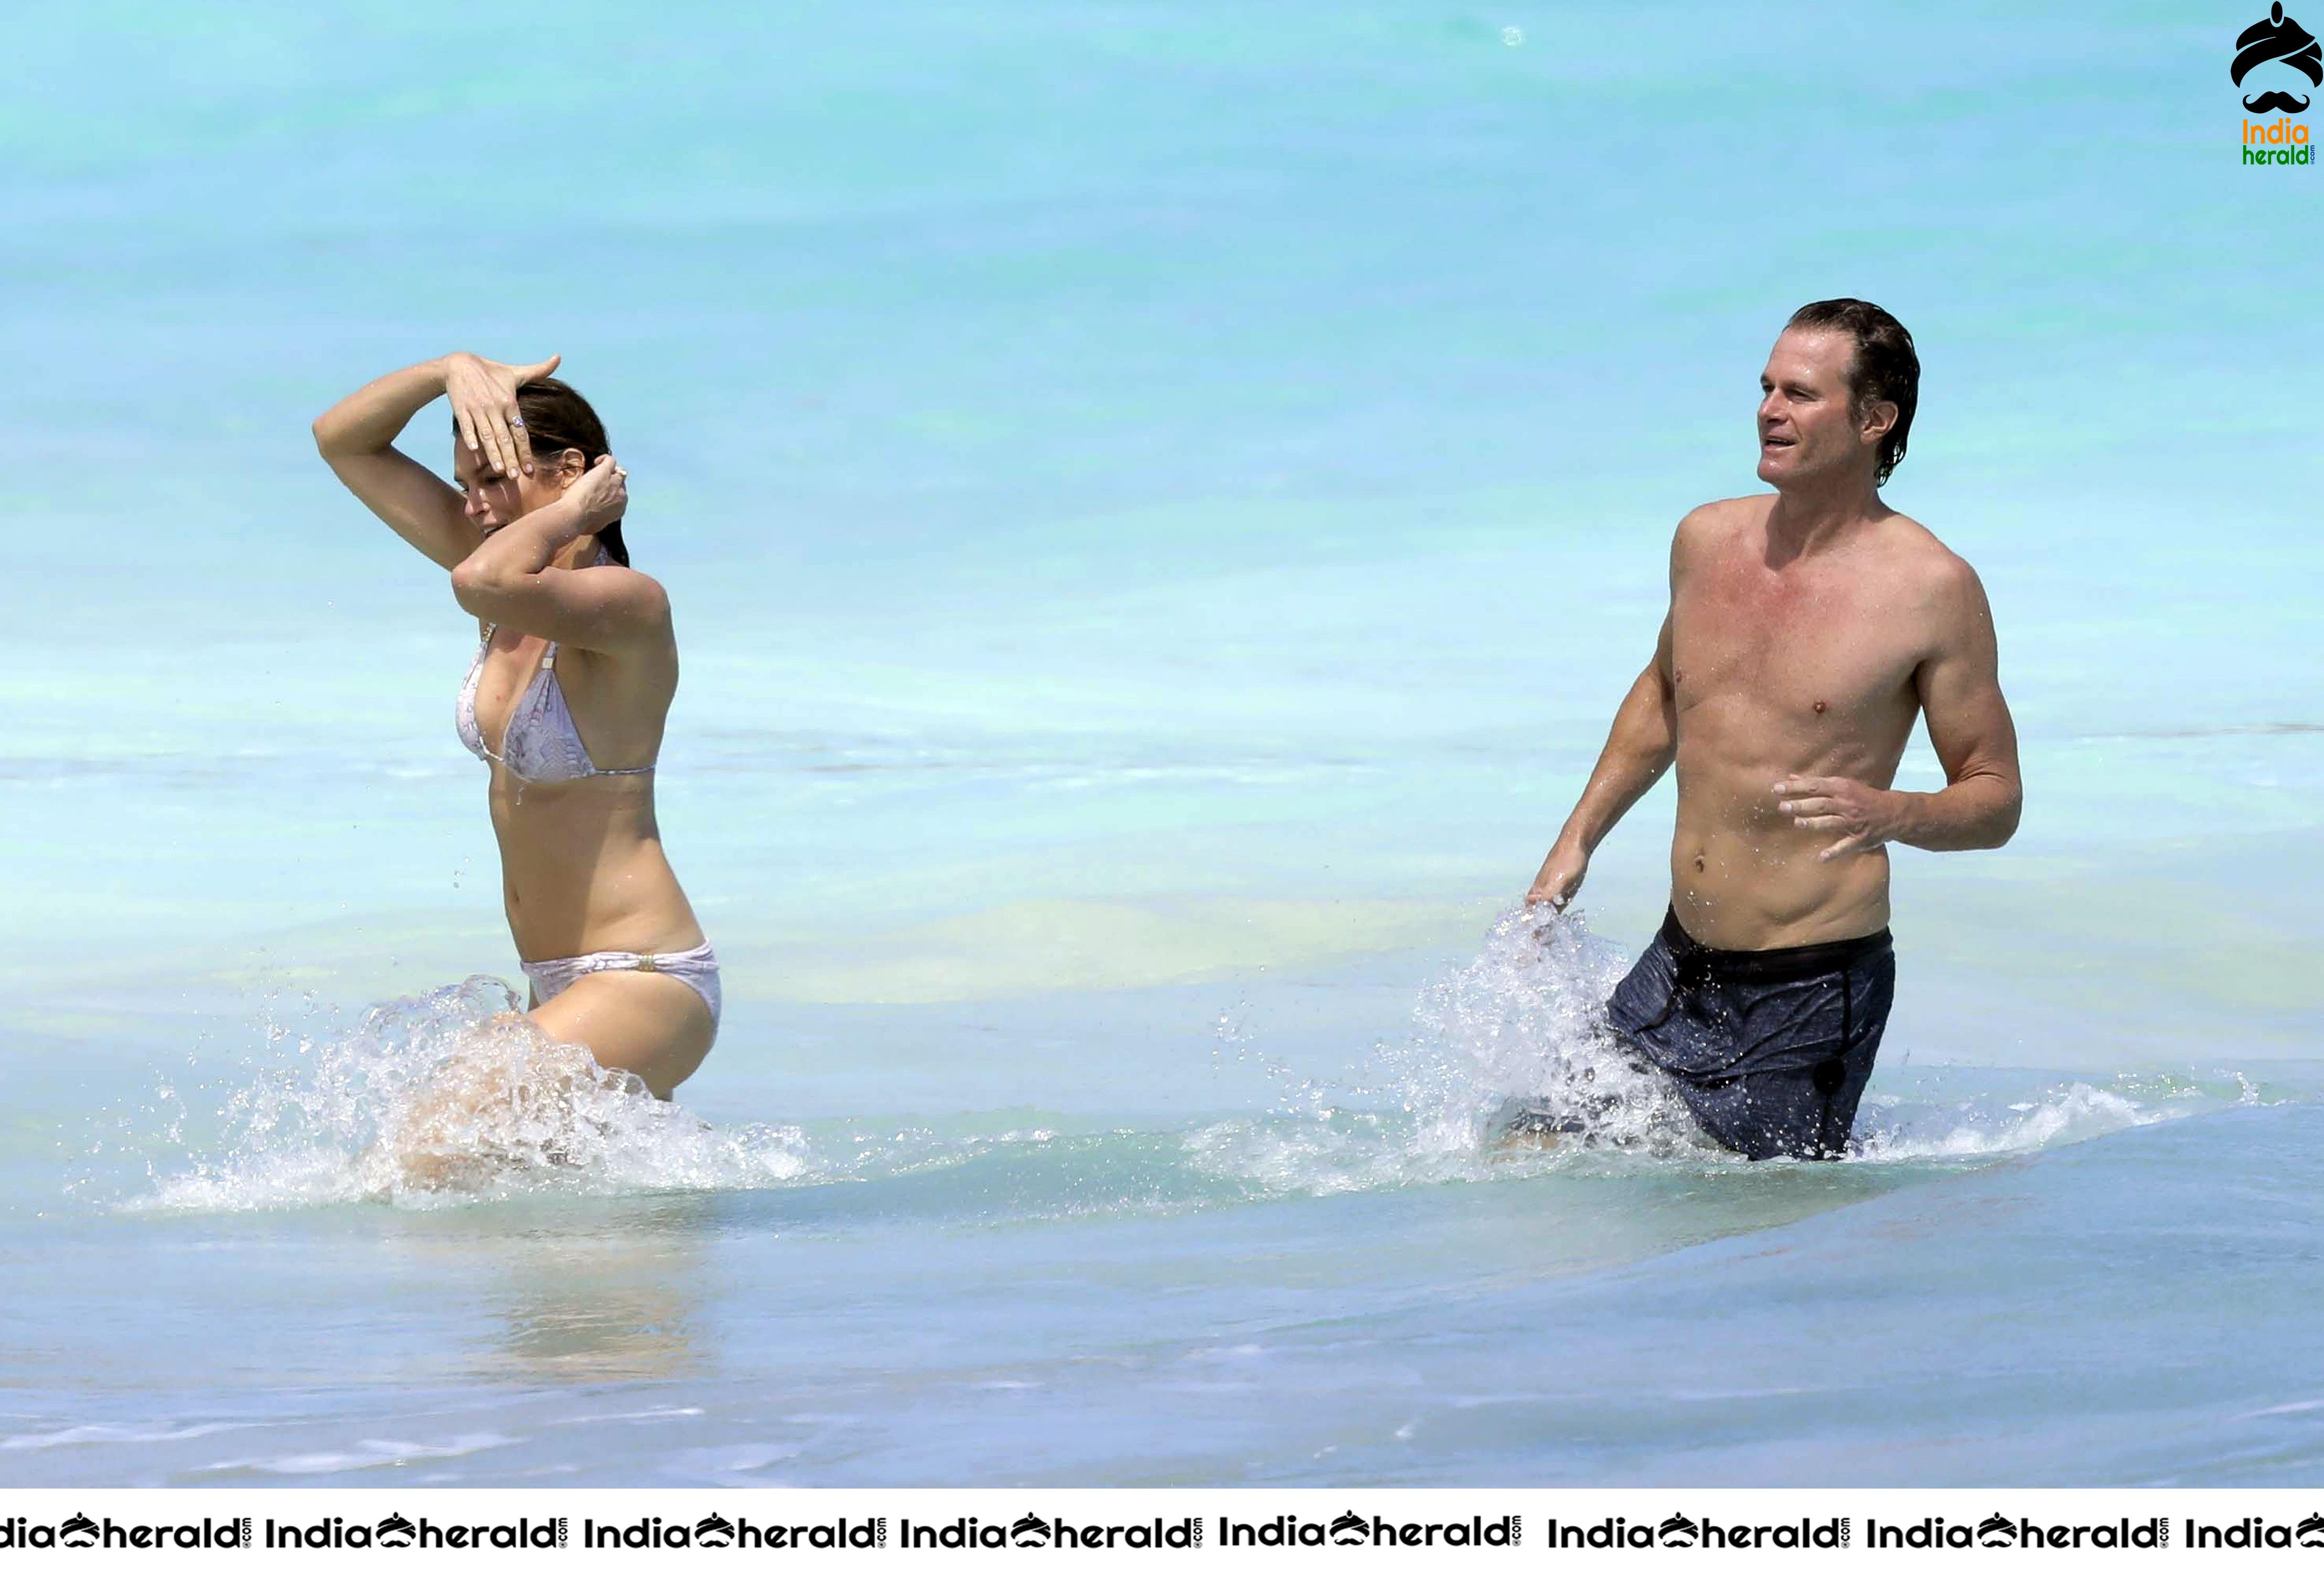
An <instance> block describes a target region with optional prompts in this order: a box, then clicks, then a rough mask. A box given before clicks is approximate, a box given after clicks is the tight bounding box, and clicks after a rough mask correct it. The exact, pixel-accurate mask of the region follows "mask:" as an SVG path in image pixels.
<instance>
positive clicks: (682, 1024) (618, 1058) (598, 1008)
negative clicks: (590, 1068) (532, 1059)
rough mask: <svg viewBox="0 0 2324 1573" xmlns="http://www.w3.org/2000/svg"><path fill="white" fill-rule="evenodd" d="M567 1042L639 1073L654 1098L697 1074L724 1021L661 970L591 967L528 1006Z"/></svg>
mask: <svg viewBox="0 0 2324 1573" xmlns="http://www.w3.org/2000/svg"><path fill="white" fill-rule="evenodd" d="M530 1015H531V1016H532V1019H533V1021H534V1022H535V1023H537V1024H538V1025H539V1027H540V1030H541V1031H543V1032H545V1033H547V1034H548V1035H549V1036H550V1037H552V1038H554V1039H556V1040H557V1041H558V1043H561V1044H581V1045H582V1046H583V1047H585V1048H586V1049H587V1050H588V1051H589V1052H590V1053H592V1054H594V1055H595V1056H596V1060H597V1063H599V1064H600V1065H603V1066H604V1067H605V1068H606V1069H608V1070H612V1071H630V1072H635V1073H636V1075H637V1076H638V1078H639V1080H641V1081H643V1082H644V1083H645V1084H646V1086H647V1087H648V1088H649V1089H650V1090H651V1091H652V1093H653V1095H654V1096H655V1097H656V1098H668V1097H669V1095H670V1093H671V1091H672V1090H675V1089H676V1088H677V1086H678V1083H679V1082H681V1081H685V1080H686V1079H687V1077H688V1076H691V1075H693V1074H694V1071H695V1067H696V1066H697V1065H699V1064H701V1063H702V1060H703V1056H705V1054H707V1053H710V1040H711V1037H712V1035H714V1034H715V1033H716V1031H717V1027H718V1024H717V1023H716V1022H715V1021H714V1020H712V1019H711V1016H710V1007H709V1006H707V1005H705V1004H704V1003H703V1000H702V996H700V995H699V994H696V992H695V991H694V990H693V989H692V988H690V987H688V986H687V984H684V983H681V982H679V981H678V980H677V979H675V978H672V977H669V976H668V975H667V974H665V973H660V972H637V971H620V972H592V973H590V974H588V975H587V976H586V977H583V978H578V979H576V980H574V982H573V984H572V986H571V987H569V988H567V989H566V990H565V992H564V993H562V994H559V995H558V997H557V998H554V999H552V1000H550V1001H549V1003H548V1004H546V1005H536V1006H534V1007H532V1010H531V1012H530Z"/></svg>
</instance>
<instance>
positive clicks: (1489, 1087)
mask: <svg viewBox="0 0 2324 1573" xmlns="http://www.w3.org/2000/svg"><path fill="white" fill-rule="evenodd" d="M1629 965H1630V958H1629V957H1628V955H1627V954H1626V953H1625V952H1622V951H1621V950H1620V949H1619V948H1618V947H1617V946H1616V945H1614V944H1612V943H1610V942H1609V941H1606V940H1604V939H1601V938H1600V937H1598V936H1596V935H1594V934H1591V932H1590V930H1589V926H1588V924H1587V923H1586V922H1585V921H1584V919H1583V918H1582V915H1581V914H1580V913H1579V912H1571V911H1570V912H1568V913H1566V914H1564V915H1561V916H1559V917H1556V918H1554V919H1550V918H1545V916H1544V915H1543V914H1542V913H1541V912H1540V911H1539V909H1537V908H1518V909H1517V910H1515V911H1512V912H1509V913H1507V914H1504V915H1502V916H1501V918H1500V919H1499V921H1498V922H1496V923H1495V924H1494V925H1493V927H1492V929H1491V930H1490V931H1489V933H1488V934H1486V936H1485V940H1484V943H1483V945H1482V947H1481V948H1480V951H1479V952H1478V954H1477V956H1476V958H1475V959H1474V960H1472V961H1468V962H1466V963H1465V964H1462V965H1460V966H1457V967H1453V968H1451V969H1449V970H1446V971H1445V972H1444V973H1443V975H1442V976H1441V977H1439V978H1437V979H1436V980H1434V981H1432V982H1431V983H1429V984H1428V985H1427V986H1426V987H1425V988H1424V989H1422V990H1421V993H1420V996H1419V998H1418V999H1417V1001H1416V1004H1415V1006H1414V1010H1413V1030H1412V1032H1411V1033H1410V1034H1409V1035H1407V1036H1406V1037H1405V1038H1404V1039H1403V1040H1401V1041H1399V1042H1395V1043H1385V1044H1379V1045H1377V1046H1376V1047H1375V1049H1374V1050H1373V1053H1372V1056H1371V1059H1370V1061H1369V1065H1368V1067H1367V1069H1368V1072H1369V1074H1368V1075H1367V1076H1366V1077H1365V1078H1363V1079H1362V1080H1360V1081H1351V1082H1345V1083H1342V1082H1336V1081H1329V1080H1316V1079H1310V1078H1303V1077H1299V1076H1296V1075H1295V1074H1293V1073H1292V1072H1289V1071H1288V1069H1287V1068H1286V1067H1284V1066H1281V1065H1279V1064H1269V1065H1268V1070H1269V1072H1270V1073H1271V1074H1274V1075H1275V1076H1276V1079H1277V1084H1278V1087H1279V1088H1280V1089H1281V1091H1280V1095H1279V1096H1278V1098H1277V1106H1276V1108H1275V1109H1274V1110H1273V1111H1271V1114H1270V1116H1269V1117H1268V1118H1263V1119H1237V1120H1227V1121H1222V1122H1219V1123H1217V1124H1214V1125H1212V1126H1209V1127H1204V1128H1203V1129H1202V1130H1199V1131H1196V1132H1194V1133H1192V1134H1191V1135H1190V1136H1188V1137H1187V1138H1186V1143H1185V1147H1186V1153H1187V1156H1188V1159H1189V1161H1190V1162H1191V1163H1192V1164H1194V1165H1195V1166H1196V1167H1197V1168H1198V1169H1201V1170H1203V1171H1205V1172H1208V1173H1213V1174H1217V1175H1221V1176H1231V1177H1234V1178H1236V1179H1238V1180H1240V1181H1241V1182H1244V1183H1245V1184H1246V1185H1247V1186H1248V1187H1250V1189H1252V1190H1254V1191H1257V1192H1258V1193H1260V1194H1264V1195H1276V1196H1279V1195H1292V1194H1308V1195H1329V1194H1333V1193H1337V1192H1342V1191H1358V1190H1371V1189H1378V1188H1385V1187H1393V1186H1399V1185H1416V1184H1442V1183H1448V1182H1474V1181H1489V1180H1507V1179H1520V1178H1526V1177H1530V1176H1533V1175H1536V1174H1540V1173H1545V1172H1552V1171H1582V1172H1590V1173H1598V1172H1606V1171H1621V1170H1626V1169H1636V1168H1637V1167H1638V1166H1639V1165H1642V1164H1643V1165H1648V1166H1653V1167H1659V1168H1663V1169H1669V1168H1671V1167H1672V1166H1673V1165H1677V1166H1681V1167H1685V1168H1694V1169H1702V1168H1711V1169H1718V1170H1740V1169H1746V1168H1749V1167H1753V1165H1750V1164H1748V1163H1747V1161H1746V1160H1744V1159H1743V1158H1742V1157H1740V1156H1739V1155H1738V1154H1733V1153H1730V1152H1729V1151H1727V1150H1726V1149H1724V1148H1721V1147H1720V1146H1718V1145H1715V1144H1713V1143H1711V1141H1710V1140H1709V1139H1708V1138H1707V1137H1705V1136H1703V1135H1702V1134H1701V1131H1700V1129H1699V1127H1696V1125H1695V1123H1694V1121H1693V1118H1692V1116H1691V1115H1690V1114H1689V1113H1688V1112H1687V1109H1686V1106H1685V1104H1684V1102H1683V1100H1682V1099H1679V1097H1678V1096H1677V1094H1676V1093H1675V1091H1674V1090H1672V1088H1671V1086H1670V1084H1669V1082H1668V1081H1667V1080H1666V1079H1665V1078H1664V1077H1662V1076H1659V1075H1657V1074H1655V1072H1652V1071H1651V1070H1650V1069H1648V1068H1647V1067H1646V1066H1644V1065H1641V1064H1640V1063H1639V1062H1637V1060H1635V1059H1634V1058H1633V1057H1632V1056H1631V1055H1629V1054H1628V1053H1624V1052H1623V1050H1622V1049H1621V1048H1620V1046H1619V1045H1618V1044H1617V1043H1616V1042H1615V1041H1614V1040H1612V1039H1610V1038H1609V1036H1608V1035H1606V1033H1605V1031H1604V1029H1603V1027H1602V1026H1601V1025H1600V1012H1601V1009H1602V1006H1603V1002H1604V1001H1605V999H1606V998H1607V997H1608V996H1609V994H1610V993H1612V991H1613V989H1614V986H1615V984H1616V983H1618V981H1620V980H1621V978H1622V976H1623V974H1624V973H1625V972H1626V971H1627V970H1628V967H1629ZM1230 1029H1231V1032H1230ZM1221 1036H1222V1038H1223V1039H1226V1040H1227V1041H1230V1042H1232V1043H1233V1044H1235V1046H1236V1048H1237V1051H1238V1053H1239V1054H1240V1055H1243V1056H1247V1057H1248V1056H1251V1055H1253V1054H1254V1053H1255V1051H1254V1049H1253V1048H1252V1045H1251V1044H1250V1034H1249V1032H1248V1030H1247V1029H1246V1028H1244V1027H1243V1026H1242V1025H1241V1023H1240V1019H1239V1018H1237V1017H1234V1016H1230V1017H1228V1018H1225V1019H1223V1020H1222V1024H1221ZM2038 1074H2039V1073H2038V1072H2029V1073H2028V1075H2027V1081H2026V1082H2025V1083H2023V1084H2021V1085H2020V1086H2019V1087H2018V1088H2016V1089H2015V1090H2013V1091H2011V1092H2009V1093H2006V1094H2002V1093H1987V1094H1985V1095H1982V1096H1977V1097H1970V1098H1967V1099H1962V1098H1959V1097H1953V1098H1949V1099H1943V1100H1941V1101H1940V1100H1932V1099H1929V1098H1928V1097H1926V1096H1925V1095H1924V1094H1923V1095H1915V1096H1902V1095H1899V1094H1897V1093H1895V1092H1876V1093H1875V1094H1874V1095H1873V1096H1870V1097H1867V1099H1866V1100H1865V1103H1864V1106H1863V1108H1862V1110H1861V1111H1860V1113H1859V1115H1858V1121H1857V1146H1856V1149H1855V1151H1854V1152H1852V1153H1851V1154H1850V1158H1849V1162H1853V1163H1858V1164H1920V1165H1923V1166H1927V1165H1945V1164H1969V1163H1977V1162H1987V1161H1990V1160H1992V1159H1994V1158H1997V1157H2001V1156H2006V1155H2009V1154H2018V1153H2027V1152H2033V1151H2038V1150H2041V1149H2044V1148H2050V1147H2056V1146H2061V1145H2068V1144H2070V1143H2073V1142H2080V1141H2087V1140H2089V1139H2091V1138H2093V1137H2097V1136H2109V1135H2112V1134H2114V1133H2116V1132H2117V1131H2123V1130H2128V1129H2131V1128H2133V1127H2138V1126H2144V1125H2151V1124H2153V1123H2155V1122H2157V1121H2160V1120H2164V1119H2170V1118H2178V1117H2181V1116H2183V1115H2189V1114H2195V1113H2200V1112H2206V1111H2209V1110H2215V1109H2218V1108H2228V1107H2234V1106H2236V1105H2238V1104H2246V1103H2250V1102H2252V1101H2254V1100H2255V1099H2256V1098H2257V1093H2256V1091H2255V1089H2254V1088H2253V1087H2252V1085H2251V1084H2250V1082H2249V1081H2247V1080H2246V1079H2245V1078H2243V1077H2242V1076H2240V1075H2239V1074H2235V1073H2227V1075H2226V1076H2225V1078H2224V1079H2218V1078H2214V1079H2211V1080H2208V1081H2206V1080H2198V1079H2193V1078H2172V1077H2168V1076H2158V1075H2145V1076H2139V1075H2127V1074H2126V1075H2124V1076H2119V1077H2116V1078H2114V1079H2113V1080H2112V1081H2111V1082H2110V1083H2108V1084H2107V1085H2098V1084H2096V1083H2093V1082H2091V1081H2065V1082H2056V1081H2046V1082H2044V1081H2034V1080H2033V1078H2035V1077H2037V1076H2038ZM1913 1081H1914V1084H1915V1086H1916V1089H1917V1088H1919V1087H1920V1085H1921V1084H1923V1083H1924V1082H1925V1083H1926V1085H1927V1086H1928V1087H1929V1088H1932V1089H1933V1088H1934V1087H1936V1086H1939V1085H1943V1084H1946V1083H1947V1082H1948V1081H1949V1078H1948V1076H1947V1075H1946V1073H1944V1072H1939V1071H1935V1070H1933V1069H1930V1070H1927V1071H1925V1072H1922V1073H1916V1074H1915V1075H1914V1078H1913ZM1878 1085H1879V1083H1878V1082H1877V1081H1876V1082H1875V1086H1876V1088H1877V1087H1878ZM1948 1090H1950V1088H1948ZM1510 1099H1526V1100H1528V1101H1529V1102H1530V1103H1532V1104H1533V1105H1534V1106H1535V1107H1536V1108H1541V1109H1542V1110H1544V1111H1545V1113H1546V1115H1547V1116H1548V1117H1549V1118H1551V1119H1553V1120H1555V1121H1556V1122H1558V1123H1559V1124H1561V1125H1562V1126H1563V1127H1565V1132H1564V1134H1562V1135H1561V1136H1560V1138H1559V1139H1558V1141H1557V1142H1555V1143H1554V1145H1543V1146H1538V1147H1526V1146H1519V1147H1514V1148H1501V1147H1498V1146H1497V1145H1495V1144H1494V1142H1493V1141H1492V1140H1491V1139H1490V1136H1489V1126H1490V1124H1491V1121H1492V1118H1493V1116H1494V1114H1495V1113H1496V1111H1497V1110H1499V1108H1501V1107H1502V1106H1503V1105H1504V1104H1505V1103H1506V1102H1508V1100H1510ZM1366 1105H1369V1107H1365V1106H1366ZM1790 1166H1793V1165H1790V1164H1784V1163H1780V1162H1779V1163H1778V1164H1776V1165H1775V1167H1777V1168H1784V1167H1790ZM1762 1167H1764V1165H1762Z"/></svg>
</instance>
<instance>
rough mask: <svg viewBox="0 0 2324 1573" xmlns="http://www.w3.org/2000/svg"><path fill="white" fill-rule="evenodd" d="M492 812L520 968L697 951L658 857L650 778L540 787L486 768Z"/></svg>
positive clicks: (695, 935)
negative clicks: (590, 957)
mask: <svg viewBox="0 0 2324 1573" xmlns="http://www.w3.org/2000/svg"><path fill="white" fill-rule="evenodd" d="M492 810H493V832H494V834H495V835H497V836H498V837H499V839H500V848H501V884H502V891H503V898H504V900H505V902H506V904H507V908H508V921H509V930H510V932H511V934H513V935H514V936H515V939H516V947H517V954H518V955H519V956H521V957H522V958H523V959H524V960H526V961H553V960H556V959H558V958H559V957H564V956H579V955H586V954H588V953H589V952H593V951H635V952H640V953H646V954H650V953H659V952H670V951H683V950H690V949H692V948H693V947H694V946H696V945H698V944H701V943H703V933H702V925H701V924H699V923H697V922H696V920H695V916H694V908H693V907H692V906H690V905H688V903H687V899H686V893H685V892H684V891H683V890H681V889H680V888H678V876H677V875H676V874H675V873H673V872H672V871H671V869H670V866H669V859H668V858H667V857H665V856H664V855H663V852H662V846H661V832H660V829H659V826H658V825H657V824H656V823H655V821H654V800H653V778H652V777H650V776H647V777H635V776H624V777H585V778H583V779H581V780H578V781H567V782H558V783H553V784H548V785H544V784H541V783H539V782H528V781H521V780H519V779H518V778H517V777H514V776H512V775H511V774H510V773H509V772H508V771H507V770H506V769H505V768H501V767H499V766H494V767H493V784H492Z"/></svg>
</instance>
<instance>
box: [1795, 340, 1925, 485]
mask: <svg viewBox="0 0 2324 1573" xmlns="http://www.w3.org/2000/svg"><path fill="white" fill-rule="evenodd" d="M1784 327H1785V328H1787V329H1789V328H1794V327H1806V328H1821V329H1823V330H1826V331H1829V332H1832V333H1844V334H1846V335H1848V336H1849V339H1850V340H1851V341H1853V342H1854V344H1855V345H1856V363H1855V365H1854V366H1852V367H1851V368H1849V392H1850V393H1851V394H1852V395H1853V397H1854V400H1855V408H1856V413H1857V414H1858V416H1861V415H1862V414H1863V413H1864V412H1865V411H1866V410H1867V409H1870V408H1871V407H1872V406H1873V405H1875V404H1877V403H1879V402H1880V401H1881V400H1884V399H1885V400H1887V401H1888V402H1889V403H1891V404H1894V405H1895V407H1896V424H1895V425H1894V426H1892V427H1890V428H1888V435H1887V436H1886V437H1882V438H1881V439H1880V464H1879V467H1878V468H1877V470H1876V471H1875V472H1874V473H1873V476H1872V483H1873V484H1874V485H1876V486H1886V484H1887V483H1888V477H1889V476H1890V475H1891V474H1894V473H1895V468H1896V466H1897V465H1900V464H1902V463H1903V462H1904V439H1905V438H1906V437H1910V436H1912V435H1913V411H1914V409H1915V408H1916V407H1917V406H1918V405H1919V404H1920V402H1921V357H1920V356H1919V355H1918V354H1915V353H1914V349H1913V336H1912V335H1911V334H1909V333H1906V332H1905V331H1904V324H1903V323H1901V322H1899V321H1897V320H1896V319H1895V317H1891V316H1889V315H1888V314H1887V313H1886V312H1885V311H1883V310H1881V309H1880V308H1878V307H1877V306H1875V305H1873V304H1872V302H1871V301H1869V300H1853V299H1847V298H1845V297H1843V298H1842V299H1838V300H1811V301H1810V302H1808V304H1806V305H1805V306H1803V307H1801V308H1799V309H1798V310H1797V311H1794V312H1793V313H1792V319H1791V321H1789V322H1787V323H1785V324H1784Z"/></svg>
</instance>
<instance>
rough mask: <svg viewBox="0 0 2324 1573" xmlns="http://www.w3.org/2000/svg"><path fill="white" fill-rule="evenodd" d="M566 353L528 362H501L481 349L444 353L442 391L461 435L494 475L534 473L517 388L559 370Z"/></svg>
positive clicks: (472, 451)
mask: <svg viewBox="0 0 2324 1573" xmlns="http://www.w3.org/2000/svg"><path fill="white" fill-rule="evenodd" d="M564 358H565V357H564V356H562V355H551V356H549V358H548V359H547V360H545V361H541V362H539V363H537V364H534V365H530V366H510V365H503V364H502V363H500V362H498V361H488V360H486V359H484V356H482V355H472V354H467V353H466V352H465V351H455V352H454V353H453V354H448V355H446V356H445V357H444V396H445V397H446V398H447V399H448V400H451V404H452V419H453V421H454V422H455V423H456V424H457V426H458V427H459V428H460V440H461V441H462V442H464V443H466V444H467V445H468V450H469V451H470V452H471V453H473V454H475V455H476V456H477V458H479V459H480V460H482V461H483V462H484V464H485V465H489V466H490V467H491V469H492V472H493V474H495V475H514V474H518V473H519V472H520V471H521V472H522V473H523V474H528V475H530V474H532V438H531V437H530V436H528V435H527V434H526V432H525V429H524V416H523V415H522V413H521V411H519V409H517V402H516V391H517V390H518V389H519V388H521V387H523V386H524V385H525V384H526V383H527V382H531V381H533V380H534V379H535V378H538V377H546V376H548V375H549V373H551V372H553V371H555V370H557V365H558V362H559V361H562V360H563V359H564Z"/></svg>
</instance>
